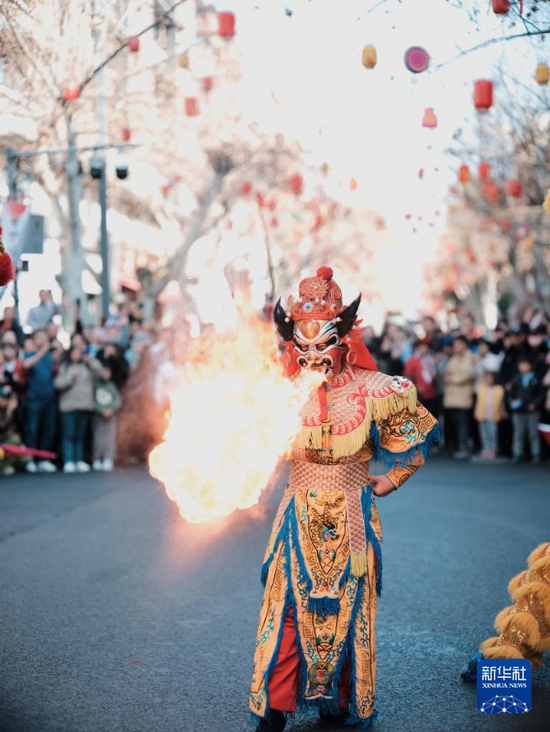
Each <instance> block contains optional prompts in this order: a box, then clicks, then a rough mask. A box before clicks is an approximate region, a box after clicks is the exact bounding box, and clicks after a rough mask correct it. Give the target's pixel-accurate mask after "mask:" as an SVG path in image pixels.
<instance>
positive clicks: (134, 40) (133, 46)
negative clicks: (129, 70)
mask: <svg viewBox="0 0 550 732" xmlns="http://www.w3.org/2000/svg"><path fill="white" fill-rule="evenodd" d="M126 43H127V45H128V50H129V51H130V52H131V53H137V52H138V51H139V36H129V37H128V40H127V41H126Z"/></svg>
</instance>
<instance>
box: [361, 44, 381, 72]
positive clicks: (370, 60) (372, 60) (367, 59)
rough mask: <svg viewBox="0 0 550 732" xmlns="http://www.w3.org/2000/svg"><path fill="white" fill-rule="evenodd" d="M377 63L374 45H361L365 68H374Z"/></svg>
mask: <svg viewBox="0 0 550 732" xmlns="http://www.w3.org/2000/svg"><path fill="white" fill-rule="evenodd" d="M377 63H378V57H377V54H376V48H375V46H364V47H363V66H364V67H365V68H366V69H374V67H375V66H376V64H377Z"/></svg>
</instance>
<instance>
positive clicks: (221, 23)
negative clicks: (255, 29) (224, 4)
mask: <svg viewBox="0 0 550 732" xmlns="http://www.w3.org/2000/svg"><path fill="white" fill-rule="evenodd" d="M218 33H219V34H220V36H221V37H222V38H233V36H234V35H235V16H234V14H233V13H229V12H224V13H218Z"/></svg>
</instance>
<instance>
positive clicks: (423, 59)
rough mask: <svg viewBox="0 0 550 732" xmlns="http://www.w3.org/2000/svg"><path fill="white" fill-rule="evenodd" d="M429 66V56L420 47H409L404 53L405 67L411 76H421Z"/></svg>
mask: <svg viewBox="0 0 550 732" xmlns="http://www.w3.org/2000/svg"><path fill="white" fill-rule="evenodd" d="M429 65H430V54H429V53H428V52H427V51H426V49H425V48H422V46H411V48H409V49H407V50H406V51H405V66H406V67H407V68H408V70H409V71H412V73H413V74H421V73H422V72H423V71H426V69H427V68H428V66H429Z"/></svg>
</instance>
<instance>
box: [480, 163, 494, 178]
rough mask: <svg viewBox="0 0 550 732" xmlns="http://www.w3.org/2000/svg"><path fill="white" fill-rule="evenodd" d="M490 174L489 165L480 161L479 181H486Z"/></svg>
mask: <svg viewBox="0 0 550 732" xmlns="http://www.w3.org/2000/svg"><path fill="white" fill-rule="evenodd" d="M490 173H491V166H490V165H489V163H486V162H484V161H483V160H482V161H481V163H480V164H479V167H478V175H479V180H487V178H488V177H489V175H490Z"/></svg>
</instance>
